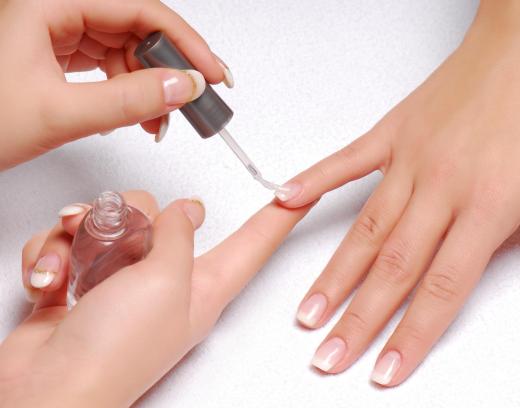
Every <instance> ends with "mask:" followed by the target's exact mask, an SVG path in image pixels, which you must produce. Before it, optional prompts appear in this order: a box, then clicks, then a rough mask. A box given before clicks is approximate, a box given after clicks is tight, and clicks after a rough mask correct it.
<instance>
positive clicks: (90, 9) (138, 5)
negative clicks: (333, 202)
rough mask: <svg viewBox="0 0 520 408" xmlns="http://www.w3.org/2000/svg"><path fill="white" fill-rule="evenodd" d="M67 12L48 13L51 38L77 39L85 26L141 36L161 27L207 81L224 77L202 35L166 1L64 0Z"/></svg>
mask: <svg viewBox="0 0 520 408" xmlns="http://www.w3.org/2000/svg"><path fill="white" fill-rule="evenodd" d="M64 3H66V4H64V5H63V8H64V9H66V10H68V11H69V12H68V13H64V12H63V13H50V14H49V16H48V18H50V19H51V21H52V23H51V24H50V25H51V26H50V27H49V32H50V33H51V37H52V39H53V41H54V42H57V43H58V44H60V43H61V42H62V41H63V42H65V43H70V41H71V37H74V35H77V36H78V41H79V39H81V36H82V35H83V33H84V32H85V31H86V29H87V28H90V29H93V30H96V31H99V32H104V33H109V34H118V33H125V32H133V33H134V34H136V35H137V36H138V37H140V38H144V37H146V36H147V35H148V34H150V33H152V32H154V31H163V32H164V33H166V34H167V36H168V37H169V38H170V39H171V40H172V41H173V42H174V43H175V45H177V46H178V47H179V49H180V50H181V51H182V52H183V54H184V55H185V56H186V57H187V58H188V60H190V61H191V63H192V64H193V65H194V66H195V68H196V69H197V70H199V71H200V72H202V74H203V75H204V76H205V77H206V79H207V80H208V81H209V82H219V81H221V80H222V79H223V76H224V73H223V71H222V68H221V67H220V65H219V64H218V62H217V61H216V59H215V58H214V56H213V54H212V52H211V51H210V49H209V46H208V44H207V43H206V42H205V41H204V39H203V38H202V37H201V36H200V35H199V34H198V33H197V32H196V31H195V30H194V29H193V28H192V27H191V26H190V25H189V24H188V23H187V22H186V21H184V19H183V18H182V17H180V16H179V15H178V14H177V13H175V12H174V11H173V10H172V9H170V8H169V7H168V6H166V5H165V4H163V3H161V2H160V1H158V0H153V1H148V0H124V1H121V0H76V1H75V2H74V3H75V6H73V7H71V6H70V3H71V2H70V1H65V2H64Z"/></svg>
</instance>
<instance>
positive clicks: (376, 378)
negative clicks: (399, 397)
mask: <svg viewBox="0 0 520 408" xmlns="http://www.w3.org/2000/svg"><path fill="white" fill-rule="evenodd" d="M370 381H372V382H373V383H374V384H377V385H388V384H389V383H390V381H389V380H388V379H387V378H385V377H384V376H382V375H379V374H377V373H372V375H371V376H370Z"/></svg>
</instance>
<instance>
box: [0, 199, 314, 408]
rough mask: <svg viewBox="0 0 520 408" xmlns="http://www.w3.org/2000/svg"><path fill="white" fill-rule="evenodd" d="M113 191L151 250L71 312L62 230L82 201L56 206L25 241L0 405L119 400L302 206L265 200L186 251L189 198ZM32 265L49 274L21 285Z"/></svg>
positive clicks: (176, 349)
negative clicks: (148, 231)
mask: <svg viewBox="0 0 520 408" xmlns="http://www.w3.org/2000/svg"><path fill="white" fill-rule="evenodd" d="M123 195H124V196H125V198H126V201H127V202H128V204H130V205H132V206H134V207H137V208H139V209H140V210H142V211H143V212H144V213H146V214H148V215H149V216H150V218H151V219H152V220H153V231H154V232H153V234H154V235H153V242H154V246H153V249H152V251H151V252H150V253H149V254H148V256H147V257H146V259H145V260H143V261H142V262H139V263H137V264H135V265H132V266H129V267H126V268H124V269H122V270H120V271H119V272H117V273H116V274H114V275H112V276H111V277H109V278H108V279H106V280H105V281H103V282H102V283H101V284H100V285H98V286H96V287H95V288H94V289H92V290H91V291H90V292H88V293H87V294H86V295H85V296H83V297H82V298H81V299H80V301H79V302H78V304H77V305H76V306H75V307H74V308H73V309H72V311H71V312H68V311H67V308H66V306H65V304H66V300H65V296H66V281H67V273H68V264H69V252H70V244H71V237H72V235H73V234H74V232H75V231H76V230H77V228H78V226H79V223H80V221H81V219H82V218H83V216H84V215H85V213H86V211H87V210H88V206H85V205H73V206H69V207H67V208H65V209H64V210H63V211H62V212H61V214H62V215H63V217H62V221H61V222H60V223H58V225H56V226H55V227H54V228H53V229H52V230H50V231H47V232H44V233H41V234H39V235H37V236H35V237H34V238H33V239H32V240H31V241H29V242H28V243H27V245H26V247H25V249H24V253H23V262H22V267H23V282H24V285H25V287H26V289H27V290H28V293H29V295H30V297H31V298H32V299H33V300H34V301H35V302H36V304H35V308H34V310H33V312H32V314H31V315H30V316H29V317H28V318H27V320H25V321H24V322H23V323H22V324H21V325H20V326H19V327H18V328H17V329H16V330H15V331H14V332H13V333H12V334H11V335H10V336H9V337H8V338H7V339H6V340H5V341H4V343H3V344H2V345H1V346H0V405H1V406H2V407H18V408H19V407H34V406H38V407H53V408H56V407H123V406H129V405H130V404H131V403H132V402H133V401H135V400H136V399H137V398H139V396H141V395H142V394H143V393H144V392H145V391H146V390H147V389H148V388H149V387H150V386H152V385H153V384H154V383H155V382H156V381H157V380H159V379H160V378H161V377H162V376H163V375H164V374H165V373H166V372H167V371H168V370H170V369H171V368H172V367H173V366H174V365H175V364H176V363H177V362H178V361H179V360H180V359H181V358H182V357H183V356H184V355H185V354H186V353H187V352H188V351H189V350H190V349H191V348H192V347H194V346H195V345H196V344H197V343H199V342H200V341H201V340H202V339H204V337H205V336H206V335H207V334H208V333H209V332H210V330H211V328H212V327H213V325H214V324H215V322H216V321H217V319H218V318H219V316H220V314H221V313H222V311H223V309H224V308H225V307H226V305H227V304H228V303H229V302H230V301H231V300H232V299H233V298H234V297H235V296H236V295H237V294H238V293H239V292H240V290H241V289H242V288H243V287H244V285H245V284H246V283H247V282H248V281H249V280H250V279H251V278H252V277H253V276H254V275H255V274H256V272H257V271H258V270H259V269H260V268H261V267H262V265H263V264H264V263H265V262H266V260H267V259H268V258H269V257H270V255H271V254H272V253H273V252H274V251H275V250H276V248H277V247H278V246H279V245H280V243H281V242H282V241H283V239H284V238H285V237H286V236H287V234H288V233H289V232H290V231H291V229H292V228H293V227H294V225H295V224H296V223H297V222H298V221H299V220H300V219H301V218H302V217H303V216H304V215H305V214H306V213H307V211H308V209H309V207H310V206H306V207H304V208H301V209H297V210H288V209H285V208H283V207H281V206H279V205H278V204H276V203H271V204H269V205H267V206H266V207H264V208H263V209H262V210H260V211H259V212H258V213H257V214H256V215H254V216H253V217H252V218H251V219H250V220H249V221H247V222H246V224H244V225H243V226H242V227H241V228H240V229H239V230H238V231H237V232H235V233H234V234H233V235H231V236H230V237H229V238H228V239H227V240H225V241H224V242H222V243H221V244H220V245H218V246H217V247H216V248H214V249H213V250H211V251H209V252H208V253H206V254H204V255H202V256H200V257H199V258H196V259H194V257H193V234H194V231H195V230H196V229H197V228H198V227H199V226H200V225H201V224H202V222H203V220H204V207H203V206H202V205H201V203H200V202H199V201H197V200H179V201H175V202H174V203H172V204H170V205H169V206H168V207H166V209H164V210H163V211H162V212H160V211H159V209H158V207H157V204H156V202H155V200H154V199H153V197H151V196H150V195H148V194H146V193H143V192H129V193H126V194H123ZM35 269H36V270H37V272H35V273H38V274H48V278H49V279H44V280H42V279H38V280H37V281H38V282H39V283H40V284H39V285H37V286H39V287H38V288H35V287H33V286H31V281H32V280H31V273H33V271H34V270H35ZM42 281H45V286H44V287H42V286H43V285H42V284H41V283H42ZM33 282H34V281H33Z"/></svg>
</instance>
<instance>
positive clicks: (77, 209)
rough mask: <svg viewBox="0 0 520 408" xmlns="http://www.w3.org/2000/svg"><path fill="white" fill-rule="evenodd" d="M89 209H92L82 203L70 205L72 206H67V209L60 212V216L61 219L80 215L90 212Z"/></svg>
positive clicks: (64, 208)
mask: <svg viewBox="0 0 520 408" xmlns="http://www.w3.org/2000/svg"><path fill="white" fill-rule="evenodd" d="M89 209H90V207H88V206H87V205H85V204H81V203H77V204H70V205H67V206H66V207H63V208H62V209H61V210H60V211H59V212H58V216H60V217H61V218H63V217H70V216H73V215H78V214H81V213H84V212H86V211H88V210H89Z"/></svg>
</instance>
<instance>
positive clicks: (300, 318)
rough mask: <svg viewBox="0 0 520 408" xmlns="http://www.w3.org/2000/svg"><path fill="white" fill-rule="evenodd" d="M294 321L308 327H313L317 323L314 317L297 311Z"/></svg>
mask: <svg viewBox="0 0 520 408" xmlns="http://www.w3.org/2000/svg"><path fill="white" fill-rule="evenodd" d="M296 321H297V322H298V323H299V324H301V325H302V326H304V327H306V328H308V329H314V327H315V326H316V323H317V322H316V319H311V318H309V317H308V316H307V315H306V314H304V313H298V314H297V315H296Z"/></svg>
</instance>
